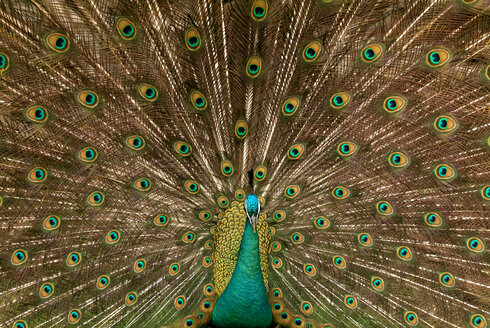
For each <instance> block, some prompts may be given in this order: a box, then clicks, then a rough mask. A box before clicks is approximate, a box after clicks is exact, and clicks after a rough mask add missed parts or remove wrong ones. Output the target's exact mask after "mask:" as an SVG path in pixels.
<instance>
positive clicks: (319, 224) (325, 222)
mask: <svg viewBox="0 0 490 328" xmlns="http://www.w3.org/2000/svg"><path fill="white" fill-rule="evenodd" d="M313 223H314V225H315V227H316V228H317V229H319V230H323V229H327V228H328V227H330V220H329V219H327V218H326V217H324V216H318V217H316V218H315V220H314V221H313Z"/></svg>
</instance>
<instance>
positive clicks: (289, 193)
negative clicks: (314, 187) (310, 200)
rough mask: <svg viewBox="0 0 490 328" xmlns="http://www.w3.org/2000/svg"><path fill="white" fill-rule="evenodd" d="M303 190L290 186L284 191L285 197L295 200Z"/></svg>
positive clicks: (296, 186)
mask: <svg viewBox="0 0 490 328" xmlns="http://www.w3.org/2000/svg"><path fill="white" fill-rule="evenodd" d="M300 190H301V188H300V187H299V186H298V185H290V186H287V187H286V188H285V189H284V195H285V196H286V197H287V198H294V197H296V196H298V194H299V192H300Z"/></svg>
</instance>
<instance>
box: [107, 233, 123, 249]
mask: <svg viewBox="0 0 490 328" xmlns="http://www.w3.org/2000/svg"><path fill="white" fill-rule="evenodd" d="M120 238H121V233H120V232H119V231H117V230H111V231H109V232H108V233H107V234H106V236H105V242H106V243H107V244H109V245H112V244H116V243H117V242H119V240H120Z"/></svg>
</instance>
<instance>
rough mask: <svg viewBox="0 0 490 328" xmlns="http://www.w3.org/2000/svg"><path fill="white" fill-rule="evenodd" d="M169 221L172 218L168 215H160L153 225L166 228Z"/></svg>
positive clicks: (155, 218) (156, 217) (154, 219)
mask: <svg viewBox="0 0 490 328" xmlns="http://www.w3.org/2000/svg"><path fill="white" fill-rule="evenodd" d="M169 221H170V217H168V216H167V215H166V214H158V215H156V216H155V217H154V218H153V223H154V224H155V225H156V226H157V227H165V226H166V225H167V224H168V222H169Z"/></svg>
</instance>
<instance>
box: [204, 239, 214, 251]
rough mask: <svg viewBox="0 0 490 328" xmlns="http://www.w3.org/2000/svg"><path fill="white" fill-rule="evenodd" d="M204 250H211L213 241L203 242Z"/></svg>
mask: <svg viewBox="0 0 490 328" xmlns="http://www.w3.org/2000/svg"><path fill="white" fill-rule="evenodd" d="M204 248H205V249H207V250H211V249H213V241H212V240H208V241H207V242H205V243H204Z"/></svg>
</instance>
